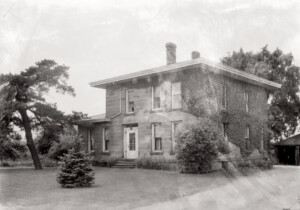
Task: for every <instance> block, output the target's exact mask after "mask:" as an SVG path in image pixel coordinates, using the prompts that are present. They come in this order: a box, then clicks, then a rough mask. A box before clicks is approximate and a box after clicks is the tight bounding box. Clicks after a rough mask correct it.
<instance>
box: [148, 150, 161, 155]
mask: <svg viewBox="0 0 300 210" xmlns="http://www.w3.org/2000/svg"><path fill="white" fill-rule="evenodd" d="M163 154H164V152H163V151H153V152H150V155H163Z"/></svg>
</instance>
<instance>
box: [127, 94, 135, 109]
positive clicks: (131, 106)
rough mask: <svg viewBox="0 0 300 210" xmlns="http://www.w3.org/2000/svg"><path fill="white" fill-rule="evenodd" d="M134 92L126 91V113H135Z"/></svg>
mask: <svg viewBox="0 0 300 210" xmlns="http://www.w3.org/2000/svg"><path fill="white" fill-rule="evenodd" d="M133 93H134V91H133V90H126V104H127V108H126V113H134V100H133Z"/></svg>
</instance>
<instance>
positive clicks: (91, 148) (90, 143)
mask: <svg viewBox="0 0 300 210" xmlns="http://www.w3.org/2000/svg"><path fill="white" fill-rule="evenodd" d="M88 150H89V151H94V138H93V132H92V129H88Z"/></svg>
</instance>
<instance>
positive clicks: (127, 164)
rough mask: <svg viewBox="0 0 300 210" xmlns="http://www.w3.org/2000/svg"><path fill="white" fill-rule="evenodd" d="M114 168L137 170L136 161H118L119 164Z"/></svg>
mask: <svg viewBox="0 0 300 210" xmlns="http://www.w3.org/2000/svg"><path fill="white" fill-rule="evenodd" d="M112 167H113V168H135V167H136V164H135V161H134V160H131V159H123V160H118V161H117V163H116V164H115V165H114V166H112Z"/></svg>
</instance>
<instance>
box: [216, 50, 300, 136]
mask: <svg viewBox="0 0 300 210" xmlns="http://www.w3.org/2000/svg"><path fill="white" fill-rule="evenodd" d="M221 62H222V63H223V64H225V65H228V66H231V67H233V68H236V69H239V70H241V71H246V72H248V73H251V74H255V75H257V76H260V77H263V78H265V79H268V80H271V81H274V82H278V83H280V84H282V87H281V89H279V90H276V91H274V92H272V93H271V92H270V99H271V103H270V107H269V127H270V129H271V130H272V131H273V133H274V137H275V138H276V139H277V140H281V139H282V138H283V137H287V136H290V135H292V134H293V133H294V132H295V129H296V127H297V125H298V121H299V117H300V100H299V96H298V95H297V93H298V92H299V81H300V80H299V79H300V74H299V67H298V66H295V65H294V64H293V55H292V54H291V53H288V54H284V53H283V52H282V50H280V49H278V48H277V49H276V50H274V51H273V52H271V51H269V50H268V47H267V46H265V47H263V48H262V49H261V50H260V51H259V52H256V53H253V52H244V51H243V49H240V51H238V52H235V51H233V52H232V53H231V54H229V55H228V56H225V57H223V58H222V59H221Z"/></svg>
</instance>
